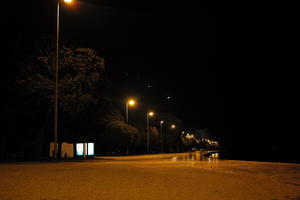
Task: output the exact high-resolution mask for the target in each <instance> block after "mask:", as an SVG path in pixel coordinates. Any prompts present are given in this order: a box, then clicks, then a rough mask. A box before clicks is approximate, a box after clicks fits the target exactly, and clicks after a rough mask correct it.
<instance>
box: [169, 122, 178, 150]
mask: <svg viewBox="0 0 300 200" xmlns="http://www.w3.org/2000/svg"><path fill="white" fill-rule="evenodd" d="M175 128H176V125H175V124H172V125H171V129H173V130H175ZM175 137H176V144H177V152H179V146H178V137H177V135H176V134H175Z"/></svg>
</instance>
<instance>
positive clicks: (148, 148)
mask: <svg viewBox="0 0 300 200" xmlns="http://www.w3.org/2000/svg"><path fill="white" fill-rule="evenodd" d="M153 115H154V113H153V112H148V113H147V150H148V153H150V146H149V116H150V117H152V116H153Z"/></svg>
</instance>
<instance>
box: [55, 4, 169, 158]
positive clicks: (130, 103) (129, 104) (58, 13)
mask: <svg viewBox="0 0 300 200" xmlns="http://www.w3.org/2000/svg"><path fill="white" fill-rule="evenodd" d="M60 1H62V0H57V15H56V59H55V61H56V69H55V91H54V159H56V158H57V152H58V148H57V127H58V122H57V116H58V70H59V66H58V65H59V62H58V61H59V28H60ZM63 1H64V2H65V3H67V4H70V3H72V2H73V0H63ZM134 104H135V101H134V100H133V99H130V100H128V101H127V102H126V123H127V124H129V121H128V107H129V106H133V105H134ZM153 115H154V112H148V113H147V149H148V153H149V152H150V147H149V117H152V116H153ZM163 123H164V122H163V121H160V127H161V128H160V132H161V151H162V152H163V137H162V125H163ZM171 128H172V129H175V125H174V124H173V125H172V126H171Z"/></svg>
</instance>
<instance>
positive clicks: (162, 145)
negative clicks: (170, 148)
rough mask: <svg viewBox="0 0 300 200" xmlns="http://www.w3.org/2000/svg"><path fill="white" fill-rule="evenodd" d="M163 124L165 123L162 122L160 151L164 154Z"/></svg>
mask: <svg viewBox="0 0 300 200" xmlns="http://www.w3.org/2000/svg"><path fill="white" fill-rule="evenodd" d="M163 123H164V121H160V151H161V152H163V148H164V143H163V130H162V129H163V127H162V126H163Z"/></svg>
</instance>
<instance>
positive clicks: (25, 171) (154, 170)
mask: <svg viewBox="0 0 300 200" xmlns="http://www.w3.org/2000/svg"><path fill="white" fill-rule="evenodd" d="M0 199H1V200H83V199H84V200H86V199H87V200H102V199H103V200H116V199H119V200H127V199H128V200H129V199H130V200H135V199H138V200H146V199H155V200H163V199H168V200H173V199H174V200H176V199H181V200H184V199H187V200H201V199H204V200H214V199H220V200H221V199H230V200H235V199H239V200H247V199H249V200H250V199H251V200H256V199H262V200H269V199H270V200H282V199H290V200H299V199H300V164H286V163H266V162H249V161H232V160H214V159H210V160H207V161H199V160H198V157H197V155H196V154H195V155H192V156H188V155H187V154H161V155H148V156H129V157H98V158H97V159H96V160H89V161H72V162H58V163H35V162H32V163H29V162H28V163H15V164H9V163H2V164H0Z"/></svg>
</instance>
